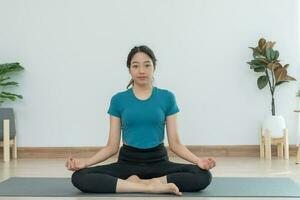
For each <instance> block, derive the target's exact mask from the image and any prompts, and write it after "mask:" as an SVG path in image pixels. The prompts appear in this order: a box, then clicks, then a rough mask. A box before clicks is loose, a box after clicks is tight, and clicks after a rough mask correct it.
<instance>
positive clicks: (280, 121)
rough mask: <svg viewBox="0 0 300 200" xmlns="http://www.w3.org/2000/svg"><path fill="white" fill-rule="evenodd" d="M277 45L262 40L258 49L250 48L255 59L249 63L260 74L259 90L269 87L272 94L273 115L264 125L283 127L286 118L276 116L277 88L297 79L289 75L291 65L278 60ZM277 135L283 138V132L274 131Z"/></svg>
mask: <svg viewBox="0 0 300 200" xmlns="http://www.w3.org/2000/svg"><path fill="white" fill-rule="evenodd" d="M275 43H276V42H272V41H266V40H265V39H264V38H260V39H259V41H258V45H257V47H249V48H250V49H252V51H253V53H252V56H253V59H252V60H251V61H250V62H247V63H248V64H249V65H250V69H253V70H254V72H257V73H259V74H260V76H259V78H258V79H257V86H258V88H259V89H263V88H265V87H266V86H267V85H268V87H269V90H270V93H271V97H272V99H271V112H272V115H271V116H269V117H267V119H266V120H265V122H264V125H266V126H270V127H282V126H285V121H284V118H283V117H282V116H280V115H276V107H275V99H274V94H275V91H276V87H277V86H279V85H281V84H283V83H287V82H289V81H295V80H296V79H295V78H293V77H291V76H289V75H288V74H287V68H288V66H289V64H285V65H282V64H281V63H280V60H278V58H279V52H278V51H277V50H274V49H273V47H274V45H275ZM270 129H272V128H270ZM279 132H281V133H279ZM277 134H278V136H282V131H279V130H277V131H276V130H273V131H272V136H274V135H275V136H276V135H277Z"/></svg>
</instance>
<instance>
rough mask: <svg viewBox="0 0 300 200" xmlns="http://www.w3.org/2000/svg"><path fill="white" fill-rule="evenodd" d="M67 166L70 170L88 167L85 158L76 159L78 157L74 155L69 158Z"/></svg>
mask: <svg viewBox="0 0 300 200" xmlns="http://www.w3.org/2000/svg"><path fill="white" fill-rule="evenodd" d="M65 166H66V167H67V168H68V170H71V171H77V170H80V169H83V168H86V167H87V164H86V162H85V161H83V160H79V159H76V158H73V157H72V156H70V157H69V158H68V159H67V161H66V163H65Z"/></svg>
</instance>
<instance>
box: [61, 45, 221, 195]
mask: <svg viewBox="0 0 300 200" xmlns="http://www.w3.org/2000/svg"><path fill="white" fill-rule="evenodd" d="M127 67H128V69H129V73H130V75H131V77H132V79H131V81H130V83H129V85H128V86H127V90H126V91H122V92H118V93H117V94H115V95H114V96H113V97H112V98H111V101H110V107H109V109H108V113H109V114H110V131H109V138H108V142H107V145H106V146H105V147H104V148H102V149H101V150H100V151H99V152H98V153H96V154H95V155H94V156H92V157H91V158H89V159H86V160H81V159H75V158H72V157H69V158H68V160H67V161H66V167H67V168H68V169H69V170H72V171H75V172H74V173H73V175H72V183H73V185H74V186H75V187H77V188H78V189H79V190H81V191H82V192H93V193H119V192H143V193H173V194H175V195H182V192H194V191H199V190H202V189H204V188H206V187H207V186H208V185H209V184H210V182H211V173H210V172H209V171H208V170H209V169H211V168H213V167H214V166H215V165H216V162H215V160H214V159H213V158H198V157H197V156H195V155H194V154H193V153H192V152H190V151H189V150H188V149H187V148H186V147H185V146H184V145H183V144H181V142H180V140H179V136H178V131H177V121H176V115H177V114H176V113H177V112H179V109H178V107H177V104H176V100H175V96H174V94H173V93H172V92H170V91H168V90H166V89H160V88H157V87H155V86H153V74H154V71H155V68H156V58H155V55H154V53H153V51H152V50H151V49H150V48H149V47H147V46H138V47H134V48H133V49H131V51H130V53H129V55H128V57H127ZM130 85H132V87H131V88H130V89H128V87H129V86H130ZM165 125H166V130H167V136H168V143H169V148H170V150H171V151H173V152H174V153H175V154H176V155H178V156H179V157H181V158H183V159H185V160H187V161H189V162H191V163H192V164H182V163H175V162H171V161H169V158H168V154H167V151H166V148H165V146H164V143H163V141H164V127H165ZM121 130H122V141H123V146H122V147H121V148H120V152H119V157H118V161H117V162H115V163H111V164H107V165H98V166H94V167H89V166H92V165H94V164H97V163H100V162H102V161H104V160H106V159H108V158H109V157H111V156H112V155H114V154H116V153H117V152H118V150H119V145H120V137H121Z"/></svg>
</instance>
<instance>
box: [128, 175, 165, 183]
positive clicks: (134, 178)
mask: <svg viewBox="0 0 300 200" xmlns="http://www.w3.org/2000/svg"><path fill="white" fill-rule="evenodd" d="M126 180H127V181H131V182H135V183H144V184H148V185H149V184H151V183H156V184H161V181H160V180H159V179H158V178H151V179H140V177H138V176H137V175H131V176H129V177H128V178H127V179H126Z"/></svg>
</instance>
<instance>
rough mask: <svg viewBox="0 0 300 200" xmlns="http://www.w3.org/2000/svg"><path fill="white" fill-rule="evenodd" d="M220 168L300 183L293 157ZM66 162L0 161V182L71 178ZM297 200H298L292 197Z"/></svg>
mask: <svg viewBox="0 0 300 200" xmlns="http://www.w3.org/2000/svg"><path fill="white" fill-rule="evenodd" d="M170 160H171V161H174V162H180V163H187V162H186V161H184V160H182V159H180V158H177V157H170ZM216 160H217V166H216V167H215V168H214V169H213V170H212V171H211V172H212V174H213V176H232V177H239V176H247V177H254V176H263V177H291V178H293V179H295V180H298V181H300V165H296V164H295V157H291V158H290V160H288V161H286V160H281V159H278V158H276V157H274V158H273V160H272V161H266V160H262V159H259V158H257V157H217V158H216ZM115 161H116V159H115V158H111V159H108V160H106V161H105V162H103V163H102V164H108V163H111V162H115ZM64 164H65V159H61V158H58V159H40V158H39V159H28V158H26V159H25V158H24V159H18V160H11V161H10V162H9V163H4V162H3V161H0V180H1V181H2V180H4V179H7V178H9V177H11V176H21V177H45V176H47V177H70V176H71V174H72V172H71V171H68V170H66V168H65V166H64ZM150 198H151V199H173V198H176V199H190V198H194V199H195V198H197V199H205V200H213V199H217V200H224V199H234V200H240V199H243V200H248V199H251V200H253V199H261V200H262V199H272V198H220V197H218V198H216V197H214V198H207V197H205V198H200V197H178V196H175V195H174V197H171V198H170V197H168V198H164V197H150ZM150 198H149V199H150ZM4 199H5V200H6V199H10V200H13V199H18V200H21V199H43V200H45V199H61V200H62V199H68V200H74V199H80V200H86V199H122V200H127V199H132V198H125V197H122V198H116V197H113V198H107V197H97V198H95V197H93V198H90V197H89V198H87V197H80V198H74V197H68V198H65V197H62V198H60V197H55V198H53V197H51V198H50V197H45V198H42V197H35V198H33V197H0V200H4ZM134 199H135V200H139V199H143V200H144V199H146V198H145V197H141V198H138V197H134ZM276 199H288V198H276ZM291 199H295V198H291Z"/></svg>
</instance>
